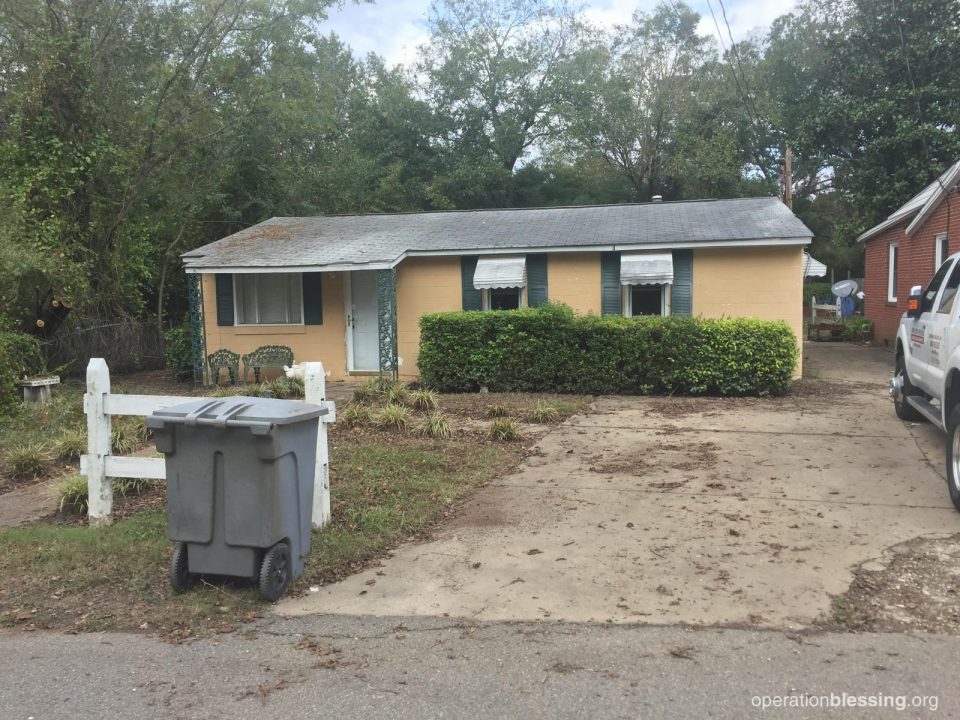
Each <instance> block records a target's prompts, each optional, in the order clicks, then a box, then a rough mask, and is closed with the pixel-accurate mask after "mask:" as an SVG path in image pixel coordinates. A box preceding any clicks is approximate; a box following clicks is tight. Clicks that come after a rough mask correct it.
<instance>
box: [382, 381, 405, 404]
mask: <svg viewBox="0 0 960 720" xmlns="http://www.w3.org/2000/svg"><path fill="white" fill-rule="evenodd" d="M386 397H387V403H388V404H390V405H406V404H407V403H408V402H409V401H410V391H409V390H407V388H406V386H404V385H402V384H400V383H396V384H395V385H391V386H390V389H389V390H387V393H386Z"/></svg>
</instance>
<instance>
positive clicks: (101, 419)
mask: <svg viewBox="0 0 960 720" xmlns="http://www.w3.org/2000/svg"><path fill="white" fill-rule="evenodd" d="M303 366H304V379H303V385H304V393H305V398H304V400H305V401H306V402H308V403H311V404H313V405H320V406H322V407H326V408H327V414H326V415H321V416H320V430H319V436H318V437H317V465H316V470H315V480H314V483H315V484H314V488H313V514H312V518H313V526H314V527H315V528H321V527H324V526H325V525H326V524H327V523H329V522H330V455H329V452H328V448H327V423H332V422H334V421H335V420H336V419H337V416H336V406H335V405H334V403H332V402H328V401H327V389H326V385H327V383H326V375H325V373H324V370H323V363H318V362H311V363H303ZM196 399H197V398H195V397H190V396H175V395H118V394H115V393H111V392H110V370H109V369H108V368H107V363H106V361H105V360H103V358H92V359H91V360H90V363H89V364H88V365H87V392H86V394H85V395H84V396H83V411H84V413H85V414H86V416H87V454H86V455H82V456H81V457H80V473H81V474H82V475H84V476H85V477H86V478H87V489H88V491H89V501H88V503H89V510H88V516H89V521H90V524H91V525H109V524H110V522H111V521H112V520H113V487H112V483H111V478H145V479H151V480H164V479H165V478H166V464H165V461H164V459H163V458H150V457H116V456H114V455H112V454H111V443H110V426H111V421H110V418H111V416H113V415H135V416H143V417H145V416H147V415H150V414H151V413H153V412H154V411H155V410H161V409H163V408H167V407H171V406H172V405H179V404H181V403H185V402H190V401H191V400H196Z"/></svg>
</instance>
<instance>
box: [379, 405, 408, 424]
mask: <svg viewBox="0 0 960 720" xmlns="http://www.w3.org/2000/svg"><path fill="white" fill-rule="evenodd" d="M373 422H374V423H375V424H376V425H377V427H381V428H386V429H390V430H405V429H406V428H407V423H409V422H410V409H409V408H406V407H404V406H403V405H395V404H393V403H388V404H387V405H384V406H383V407H382V408H380V409H379V410H378V411H377V412H376V413H374V415H373Z"/></svg>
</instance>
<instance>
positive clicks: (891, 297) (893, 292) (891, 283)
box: [887, 243, 900, 303]
mask: <svg viewBox="0 0 960 720" xmlns="http://www.w3.org/2000/svg"><path fill="white" fill-rule="evenodd" d="M889 252H890V255H889V256H888V259H887V302H892V303H895V302H896V301H897V270H899V269H900V268H899V265H900V244H899V243H890V251H889Z"/></svg>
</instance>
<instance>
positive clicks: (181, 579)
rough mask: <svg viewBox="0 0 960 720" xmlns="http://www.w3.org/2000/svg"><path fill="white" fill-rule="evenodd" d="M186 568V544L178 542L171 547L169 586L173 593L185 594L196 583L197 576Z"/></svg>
mask: <svg viewBox="0 0 960 720" xmlns="http://www.w3.org/2000/svg"><path fill="white" fill-rule="evenodd" d="M188 568H189V566H188V564H187V544H186V543H182V542H178V543H177V544H176V545H175V546H174V547H173V557H172V558H171V559H170V585H171V587H173V590H174V592H178V593H182V592H185V591H187V590H189V589H190V588H192V587H193V584H194V583H195V582H196V580H197V576H196V575H194V574H193V573H191V572H190V570H189V569H188Z"/></svg>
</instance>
